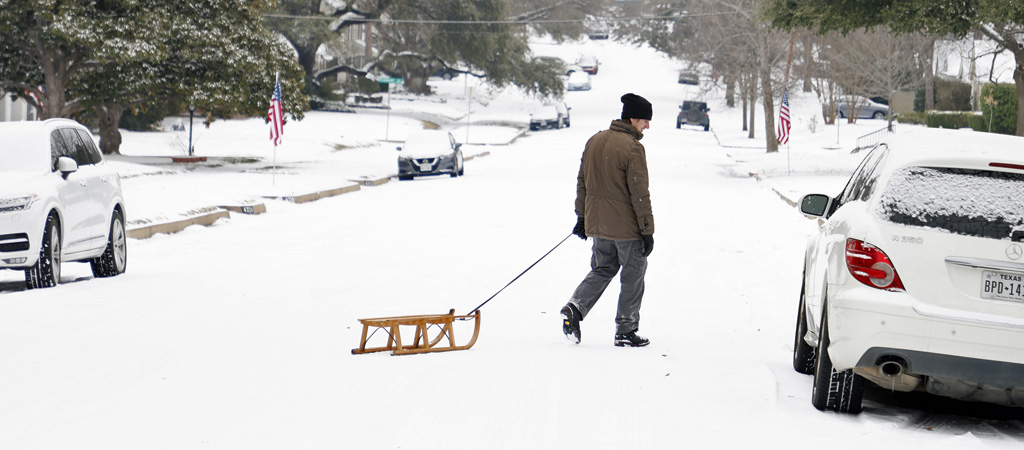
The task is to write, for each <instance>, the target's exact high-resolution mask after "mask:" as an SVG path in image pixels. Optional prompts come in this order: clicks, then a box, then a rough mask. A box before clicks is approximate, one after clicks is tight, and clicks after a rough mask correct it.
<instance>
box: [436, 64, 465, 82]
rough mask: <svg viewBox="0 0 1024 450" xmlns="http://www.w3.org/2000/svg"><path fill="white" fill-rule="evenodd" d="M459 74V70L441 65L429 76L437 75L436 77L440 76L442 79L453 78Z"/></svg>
mask: <svg viewBox="0 0 1024 450" xmlns="http://www.w3.org/2000/svg"><path fill="white" fill-rule="evenodd" d="M459 74H460V72H459V71H457V70H455V69H451V68H448V67H442V68H440V69H437V71H435V72H434V73H432V74H431V75H430V76H432V77H438V78H441V79H442V80H450V79H452V78H455V77H457V76H459Z"/></svg>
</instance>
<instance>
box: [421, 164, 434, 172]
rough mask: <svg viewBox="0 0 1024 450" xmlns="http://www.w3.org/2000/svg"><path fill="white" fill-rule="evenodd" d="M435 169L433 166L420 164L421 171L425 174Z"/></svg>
mask: <svg viewBox="0 0 1024 450" xmlns="http://www.w3.org/2000/svg"><path fill="white" fill-rule="evenodd" d="M433 168H434V165H433V164H420V170H422V171H424V172H430V171H431V170H432V169H433Z"/></svg>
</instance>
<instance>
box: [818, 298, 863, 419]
mask: <svg viewBox="0 0 1024 450" xmlns="http://www.w3.org/2000/svg"><path fill="white" fill-rule="evenodd" d="M828 345H829V338H828V306H827V305H825V306H823V307H822V310H821V329H820V330H818V351H817V354H818V357H817V359H816V361H817V363H816V364H815V366H814V384H813V386H812V387H811V404H813V405H814V407H815V408H817V409H818V410H820V411H826V410H829V411H836V412H841V413H849V414H857V413H859V412H860V411H861V400H862V399H863V396H864V379H863V378H861V376H860V375H857V374H855V373H853V369H847V370H844V371H842V372H838V371H836V370H835V368H833V367H832V359H831V358H830V357H829V356H828Z"/></svg>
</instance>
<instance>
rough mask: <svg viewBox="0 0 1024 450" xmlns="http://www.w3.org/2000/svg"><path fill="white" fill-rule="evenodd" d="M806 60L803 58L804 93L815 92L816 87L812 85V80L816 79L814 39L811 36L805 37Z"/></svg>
mask: <svg viewBox="0 0 1024 450" xmlns="http://www.w3.org/2000/svg"><path fill="white" fill-rule="evenodd" d="M803 45H804V58H803V60H804V61H803V66H802V67H803V71H802V72H803V73H802V75H803V79H804V92H811V91H813V90H814V86H813V85H812V84H811V79H812V78H814V73H815V72H817V71H816V70H815V62H814V38H813V37H811V36H810V35H804V39H803Z"/></svg>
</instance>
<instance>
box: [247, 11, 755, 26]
mask: <svg viewBox="0 0 1024 450" xmlns="http://www.w3.org/2000/svg"><path fill="white" fill-rule="evenodd" d="M736 14H738V13H737V12H726V13H702V14H678V15H668V16H644V17H625V18H609V19H589V20H585V19H543V20H428V19H380V18H376V19H371V18H365V17H359V18H352V19H341V18H338V17H326V16H296V15H291V14H264V15H263V16H264V17H268V18H275V19H292V20H325V21H332V22H333V21H336V20H345V21H347V22H355V23H385V24H391V23H395V24H417V25H532V24H565V23H584V22H602V23H614V22H633V21H658V20H673V21H675V20H682V19H689V18H694V17H712V16H732V15H736Z"/></svg>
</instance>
